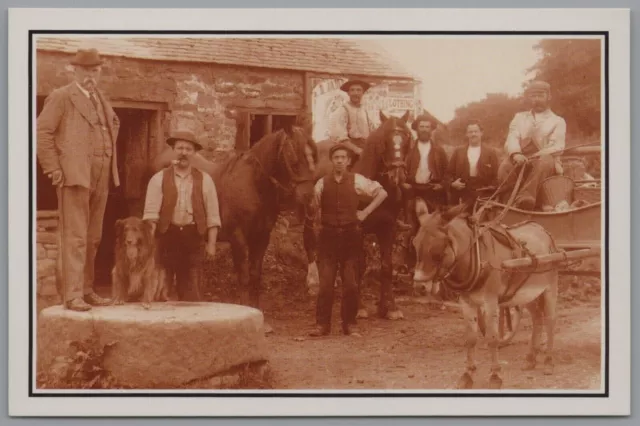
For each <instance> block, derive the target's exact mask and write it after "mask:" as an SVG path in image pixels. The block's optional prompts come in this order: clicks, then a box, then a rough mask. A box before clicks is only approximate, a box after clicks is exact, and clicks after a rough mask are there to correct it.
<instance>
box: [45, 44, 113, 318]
mask: <svg viewBox="0 0 640 426" xmlns="http://www.w3.org/2000/svg"><path fill="white" fill-rule="evenodd" d="M102 63H103V61H102V59H101V58H100V55H99V54H98V51H97V50H96V49H89V50H84V49H80V50H78V51H77V53H76V55H75V57H74V58H73V60H72V61H71V65H73V73H74V81H73V82H72V83H70V84H68V85H66V86H64V87H61V88H59V89H56V90H54V91H53V92H51V94H50V95H49V97H48V98H47V99H46V101H45V103H44V109H43V110H42V112H41V113H40V115H39V116H38V119H37V138H38V139H37V141H38V142H37V144H38V160H39V161H40V164H41V165H42V170H43V171H44V173H45V174H46V175H48V176H49V177H50V178H51V180H52V183H53V185H55V186H56V187H57V190H58V211H59V214H60V217H59V224H60V225H59V227H60V230H59V233H60V236H59V248H58V265H57V267H58V285H59V286H61V287H62V288H61V289H60V288H59V291H60V292H61V293H62V294H61V295H62V298H63V303H64V306H65V308H66V309H71V310H74V311H88V310H90V309H91V306H104V305H108V304H109V303H111V301H110V300H108V299H103V298H102V297H100V296H98V295H97V294H96V293H95V292H94V291H93V285H94V282H93V280H94V264H95V259H96V253H97V251H98V246H99V245H100V241H101V239H102V223H103V219H104V212H105V208H106V206H107V197H108V196H109V184H110V181H111V180H112V179H113V184H114V185H115V186H116V187H118V186H120V180H119V176H118V166H117V164H118V162H117V158H116V140H117V139H118V132H119V129H120V120H119V119H118V116H117V115H116V114H115V112H114V111H113V108H112V107H111V105H110V103H109V101H108V100H107V99H106V97H105V96H104V95H103V94H102V92H100V91H99V90H98V88H97V85H98V81H99V79H100V74H101V71H102Z"/></svg>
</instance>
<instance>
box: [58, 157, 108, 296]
mask: <svg viewBox="0 0 640 426" xmlns="http://www.w3.org/2000/svg"><path fill="white" fill-rule="evenodd" d="M110 178H111V157H108V156H105V155H99V156H98V155H96V156H93V157H92V159H91V188H85V187H82V186H79V185H73V186H62V187H61V188H58V209H59V211H60V224H61V225H62V226H61V228H62V229H61V230H60V233H59V249H58V276H59V280H58V282H59V286H58V291H59V292H60V295H61V296H62V298H63V302H65V303H66V302H68V301H70V300H72V299H75V298H81V297H83V296H84V295H87V294H90V293H91V292H93V284H94V282H93V280H94V274H95V259H96V253H97V251H98V246H99V245H100V241H101V240H102V225H103V219H104V212H105V208H106V206H107V198H108V196H109V179H110Z"/></svg>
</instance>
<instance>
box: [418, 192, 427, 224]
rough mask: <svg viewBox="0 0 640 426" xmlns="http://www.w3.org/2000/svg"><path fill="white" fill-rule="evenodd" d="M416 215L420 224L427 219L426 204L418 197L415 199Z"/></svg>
mask: <svg viewBox="0 0 640 426" xmlns="http://www.w3.org/2000/svg"><path fill="white" fill-rule="evenodd" d="M416 215H417V216H418V220H419V221H420V224H423V223H424V221H426V220H427V219H429V207H428V206H427V203H425V202H424V200H423V199H422V198H420V197H418V199H416Z"/></svg>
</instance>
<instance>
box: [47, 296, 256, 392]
mask: <svg viewBox="0 0 640 426" xmlns="http://www.w3.org/2000/svg"><path fill="white" fill-rule="evenodd" d="M263 326H264V317H263V315H262V312H260V311H259V310H257V309H253V308H249V307H246V306H239V305H231V304H224V303H190V302H166V303H154V304H153V305H152V307H151V309H150V310H145V309H144V308H143V307H142V306H141V305H140V304H127V305H122V306H106V307H94V308H93V309H92V310H91V311H89V312H75V311H70V310H65V309H64V308H63V307H62V306H61V305H58V306H52V307H50V308H46V309H44V310H43V311H42V312H40V316H39V319H38V339H37V345H38V346H37V353H38V363H39V365H38V367H39V369H47V368H49V366H50V365H51V363H52V362H53V361H54V359H55V358H56V357H57V356H61V355H65V354H67V353H69V349H68V348H69V341H81V340H85V339H89V338H90V337H91V336H92V334H93V333H96V334H95V336H97V338H98V339H99V341H100V344H101V345H106V344H108V343H111V342H116V344H115V345H114V346H113V348H112V349H111V350H110V351H109V353H108V355H107V356H106V357H105V360H104V368H106V369H107V370H108V371H109V372H110V373H111V374H112V375H113V377H114V378H115V379H116V381H117V382H118V383H120V384H122V385H130V386H134V387H136V388H139V387H149V388H159V387H165V388H175V387H177V386H180V385H183V384H185V383H187V382H190V381H192V380H197V379H201V378H205V377H210V376H212V375H215V374H219V373H221V372H224V371H226V370H228V369H230V368H233V367H234V366H237V365H241V364H245V363H251V362H257V361H263V360H266V352H267V348H266V339H265V333H264V328H263Z"/></svg>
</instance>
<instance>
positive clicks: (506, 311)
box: [498, 306, 522, 346]
mask: <svg viewBox="0 0 640 426" xmlns="http://www.w3.org/2000/svg"><path fill="white" fill-rule="evenodd" d="M521 319H522V308H520V306H515V307H512V308H500V316H499V317H498V335H499V336H500V346H506V345H508V344H509V342H511V340H512V339H513V337H514V336H515V335H516V333H517V332H518V329H519V328H520V320H521Z"/></svg>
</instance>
